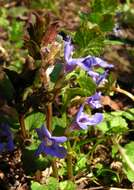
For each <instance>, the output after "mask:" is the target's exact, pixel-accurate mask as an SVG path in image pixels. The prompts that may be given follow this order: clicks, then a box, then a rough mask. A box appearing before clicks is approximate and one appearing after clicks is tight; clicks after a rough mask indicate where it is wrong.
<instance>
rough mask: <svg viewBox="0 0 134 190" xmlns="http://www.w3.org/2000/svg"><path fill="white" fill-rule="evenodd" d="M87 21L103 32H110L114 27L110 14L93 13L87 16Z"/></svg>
mask: <svg viewBox="0 0 134 190" xmlns="http://www.w3.org/2000/svg"><path fill="white" fill-rule="evenodd" d="M89 20H90V21H91V22H93V23H96V24H98V25H99V27H100V29H101V30H102V31H103V32H108V31H111V30H112V29H113V27H114V20H113V16H112V15H111V14H101V13H100V12H99V13H96V12H93V13H91V14H90V15H89Z"/></svg>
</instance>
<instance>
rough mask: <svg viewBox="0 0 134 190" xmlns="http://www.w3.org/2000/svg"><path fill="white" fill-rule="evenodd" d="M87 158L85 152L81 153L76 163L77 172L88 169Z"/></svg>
mask: <svg viewBox="0 0 134 190" xmlns="http://www.w3.org/2000/svg"><path fill="white" fill-rule="evenodd" d="M86 164H87V158H86V156H85V155H84V154H80V155H79V157H78V160H77V163H76V165H75V172H80V171H84V169H86Z"/></svg>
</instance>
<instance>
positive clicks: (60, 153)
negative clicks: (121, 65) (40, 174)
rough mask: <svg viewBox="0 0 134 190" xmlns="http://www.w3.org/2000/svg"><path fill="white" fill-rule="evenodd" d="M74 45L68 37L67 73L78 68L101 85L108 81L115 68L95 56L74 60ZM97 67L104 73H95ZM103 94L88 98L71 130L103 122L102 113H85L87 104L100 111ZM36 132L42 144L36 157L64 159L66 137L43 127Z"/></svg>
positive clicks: (65, 43)
mask: <svg viewBox="0 0 134 190" xmlns="http://www.w3.org/2000/svg"><path fill="white" fill-rule="evenodd" d="M72 53H73V45H72V43H71V38H70V37H67V38H66V39H65V41H64V59H65V61H66V64H65V72H66V73H68V72H71V71H73V70H74V69H75V67H76V66H79V67H81V68H82V69H84V70H85V71H86V72H87V73H88V75H89V76H90V77H92V79H93V80H94V81H95V83H96V84H97V85H99V84H100V83H101V82H102V81H103V80H104V79H106V77H107V75H108V72H109V69H110V68H113V65H112V64H108V63H106V62H105V61H103V60H102V59H100V58H98V57H93V56H87V57H85V58H76V59H75V58H72ZM96 67H102V68H104V73H102V74H99V73H98V72H96V71H95V68H96ZM100 99H101V92H96V93H95V94H94V95H92V96H90V97H88V98H87V99H86V101H85V102H84V103H83V104H82V105H81V106H80V108H79V111H78V113H77V115H76V118H75V120H74V121H73V123H72V124H71V127H70V128H71V130H75V129H77V130H80V129H84V130H85V129H88V126H93V125H97V124H98V123H100V122H101V121H102V120H103V114H102V113H95V114H94V115H91V116H90V115H88V114H87V113H85V112H84V106H85V104H86V105H88V106H90V108H91V109H99V108H100V107H101V106H102V105H101V103H100ZM36 132H37V134H38V136H39V139H40V140H41V143H40V145H39V147H38V149H37V151H36V152H35V156H39V154H41V153H45V154H49V155H51V156H55V157H58V158H64V157H65V156H66V154H67V151H66V149H65V148H64V147H63V146H61V145H60V144H61V143H64V142H65V141H67V138H66V137H65V136H61V137H55V136H52V135H51V133H50V132H49V131H48V129H47V128H46V127H45V126H44V125H42V127H41V128H37V129H36Z"/></svg>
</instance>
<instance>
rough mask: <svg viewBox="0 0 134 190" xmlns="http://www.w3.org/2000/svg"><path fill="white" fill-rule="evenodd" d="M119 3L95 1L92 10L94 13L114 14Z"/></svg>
mask: <svg viewBox="0 0 134 190" xmlns="http://www.w3.org/2000/svg"><path fill="white" fill-rule="evenodd" d="M117 3H118V2H117V0H93V3H92V9H93V12H99V13H102V14H112V13H114V12H115V10H116V8H117V5H118V4H117Z"/></svg>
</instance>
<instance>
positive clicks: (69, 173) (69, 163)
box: [67, 134, 74, 181]
mask: <svg viewBox="0 0 134 190" xmlns="http://www.w3.org/2000/svg"><path fill="white" fill-rule="evenodd" d="M68 135H69V134H68ZM67 150H68V154H67V177H68V179H69V180H71V181H73V180H74V177H73V164H72V148H71V145H70V142H69V141H67Z"/></svg>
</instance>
